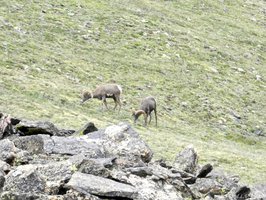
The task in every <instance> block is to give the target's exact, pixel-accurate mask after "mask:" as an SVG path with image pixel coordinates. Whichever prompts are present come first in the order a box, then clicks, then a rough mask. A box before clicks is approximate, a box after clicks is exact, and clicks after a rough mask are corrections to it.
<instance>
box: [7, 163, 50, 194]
mask: <svg viewBox="0 0 266 200" xmlns="http://www.w3.org/2000/svg"><path fill="white" fill-rule="evenodd" d="M5 178H6V181H5V186H4V188H3V191H10V192H18V193H32V194H36V193H44V191H45V185H46V184H45V180H44V179H43V178H42V177H41V176H40V174H39V173H38V172H37V171H36V167H35V166H33V165H24V166H18V167H17V168H16V169H15V170H13V171H11V172H9V173H8V175H7V176H6V177H5Z"/></svg>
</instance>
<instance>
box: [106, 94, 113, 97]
mask: <svg viewBox="0 0 266 200" xmlns="http://www.w3.org/2000/svg"><path fill="white" fill-rule="evenodd" d="M113 95H114V94H106V96H108V97H111V96H113Z"/></svg>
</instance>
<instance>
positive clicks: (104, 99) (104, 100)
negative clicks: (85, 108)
mask: <svg viewBox="0 0 266 200" xmlns="http://www.w3.org/2000/svg"><path fill="white" fill-rule="evenodd" d="M103 104H104V105H105V108H106V109H107V110H108V106H107V102H106V98H103Z"/></svg>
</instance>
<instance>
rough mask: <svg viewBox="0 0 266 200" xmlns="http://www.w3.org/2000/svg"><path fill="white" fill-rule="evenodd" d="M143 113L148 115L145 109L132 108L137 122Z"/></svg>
mask: <svg viewBox="0 0 266 200" xmlns="http://www.w3.org/2000/svg"><path fill="white" fill-rule="evenodd" d="M142 114H143V115H144V116H146V113H145V111H144V110H137V111H135V110H132V116H133V117H134V123H136V122H137V120H138V118H139V116H140V115H142Z"/></svg>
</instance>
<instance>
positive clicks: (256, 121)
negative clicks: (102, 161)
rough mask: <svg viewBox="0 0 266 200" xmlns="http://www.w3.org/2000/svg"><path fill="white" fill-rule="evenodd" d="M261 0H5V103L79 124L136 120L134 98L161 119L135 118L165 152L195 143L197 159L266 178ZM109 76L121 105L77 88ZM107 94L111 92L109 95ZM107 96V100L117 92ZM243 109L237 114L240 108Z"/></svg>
mask: <svg viewBox="0 0 266 200" xmlns="http://www.w3.org/2000/svg"><path fill="white" fill-rule="evenodd" d="M265 7H266V3H265V2H264V1H261V0H250V1H245V2H244V1H233V2H232V1H210V0H206V1H196V0H189V1H188V0H186V1H162V0H156V1H155V0H153V1H152V0H136V1H128V0H124V1H116V0H114V1H105V0H100V1H89V0H87V1H85V0H68V1H59V0H54V1H48V0H45V1H43V0H35V1H28V2H25V1H19V0H10V1H3V2H2V3H1V5H0V13H2V15H1V16H0V69H1V72H0V101H1V104H0V110H1V111H2V112H6V113H10V114H11V115H13V116H17V117H21V118H28V119H34V120H49V121H51V122H53V123H55V124H56V125H57V126H59V127H62V128H74V129H78V128H80V127H81V126H83V125H84V124H85V123H86V122H87V121H92V122H94V123H95V124H96V126H97V127H98V128H104V127H105V126H107V125H109V124H113V123H118V122H120V121H127V122H129V123H132V118H131V109H132V108H138V106H139V101H140V99H141V98H143V97H145V96H147V95H153V96H155V97H156V99H157V101H158V113H159V126H158V128H155V127H154V123H152V125H151V126H149V127H148V128H144V127H142V122H139V123H138V124H137V125H135V126H134V128H135V129H136V130H137V131H138V132H139V133H140V134H141V137H142V138H143V139H144V140H145V141H147V143H148V144H149V145H150V146H151V148H152V150H153V151H154V152H155V158H160V157H164V158H166V159H168V160H169V161H170V162H171V161H173V160H174V158H175V155H176V154H177V153H178V151H180V150H181V149H182V148H183V147H185V146H187V145H188V144H191V143H192V144H193V145H194V147H195V148H196V149H197V151H198V154H199V157H200V160H199V161H200V163H201V164H205V163H207V162H210V163H212V164H214V165H215V167H216V168H221V169H225V170H226V171H228V172H230V173H233V174H239V175H240V176H241V178H242V181H243V182H247V183H252V184H253V183H261V182H265V180H266V161H265V160H266V145H265V144H266V138H265V137H263V136H256V133H257V132H260V131H262V132H263V133H264V135H265V129H266V127H265V124H266V117H265V116H266V110H265V107H266V100H265V96H266V94H265V93H266V90H265V74H266V53H265V52H266V48H265V44H266V34H265V22H264V21H265ZM111 80H116V82H117V83H119V84H121V85H122V87H123V90H124V93H123V102H124V105H123V109H122V110H121V112H120V113H118V112H117V111H116V112H113V111H104V112H102V110H101V102H99V101H97V100H92V101H89V102H87V103H85V104H84V105H82V106H81V105H80V104H79V102H80V93H81V92H82V91H83V90H85V89H89V90H92V89H93V88H95V87H96V86H97V85H99V84H102V83H106V82H110V81H111ZM109 102H110V101H109ZM109 105H111V106H113V105H114V104H113V102H110V103H109ZM238 118H240V119H238Z"/></svg>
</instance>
